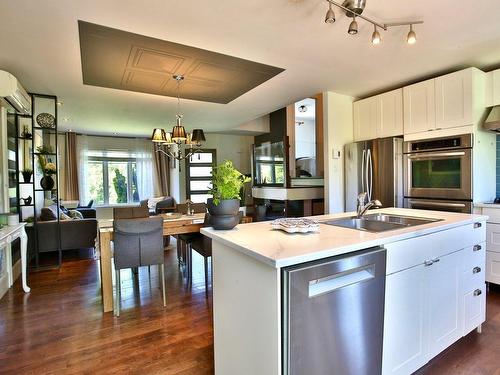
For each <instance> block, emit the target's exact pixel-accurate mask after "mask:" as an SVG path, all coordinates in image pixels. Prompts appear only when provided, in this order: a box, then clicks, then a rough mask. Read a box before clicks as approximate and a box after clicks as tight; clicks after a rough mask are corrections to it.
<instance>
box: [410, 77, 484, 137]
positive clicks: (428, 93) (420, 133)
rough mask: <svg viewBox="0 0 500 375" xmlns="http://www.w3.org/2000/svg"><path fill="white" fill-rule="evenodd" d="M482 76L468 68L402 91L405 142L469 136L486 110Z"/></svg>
mask: <svg viewBox="0 0 500 375" xmlns="http://www.w3.org/2000/svg"><path fill="white" fill-rule="evenodd" d="M485 84H486V80H485V73H483V72H482V71H480V70H479V69H476V68H468V69H464V70H460V71H458V72H454V73H450V74H447V75H444V76H441V77H437V78H434V79H430V80H427V81H424V82H419V83H416V84H414V85H410V86H406V87H404V88H403V97H404V106H403V108H404V111H403V112H404V135H405V139H407V140H411V139H417V138H433V137H437V136H449V135H456V134H464V133H472V132H473V131H474V130H475V128H474V126H476V125H478V124H479V120H480V118H481V115H482V114H483V113H484V107H485V95H484V92H485Z"/></svg>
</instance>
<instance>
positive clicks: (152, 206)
mask: <svg viewBox="0 0 500 375" xmlns="http://www.w3.org/2000/svg"><path fill="white" fill-rule="evenodd" d="M164 199H165V197H158V198H149V199H148V208H149V209H150V210H156V205H157V204H158V202H161V201H162V200H164Z"/></svg>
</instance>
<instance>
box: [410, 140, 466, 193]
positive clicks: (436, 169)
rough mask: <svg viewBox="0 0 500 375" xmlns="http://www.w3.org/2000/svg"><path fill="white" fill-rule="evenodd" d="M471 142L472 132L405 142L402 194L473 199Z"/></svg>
mask: <svg viewBox="0 0 500 375" xmlns="http://www.w3.org/2000/svg"><path fill="white" fill-rule="evenodd" d="M472 142H473V139H472V134H464V135H460V136H454V137H445V138H436V139H428V140H422V141H410V142H405V144H404V191H405V198H425V199H436V200H455V201H457V200H458V201H469V202H470V201H472V144H473V143H472Z"/></svg>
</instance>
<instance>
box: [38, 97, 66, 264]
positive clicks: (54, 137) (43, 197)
mask: <svg viewBox="0 0 500 375" xmlns="http://www.w3.org/2000/svg"><path fill="white" fill-rule="evenodd" d="M31 98H32V111H31V112H32V118H31V122H32V130H33V132H32V134H33V137H32V138H33V141H32V142H33V147H32V165H33V211H34V213H35V214H34V216H33V226H34V228H33V229H34V230H33V234H34V236H33V237H34V248H35V265H36V267H37V268H39V266H40V252H39V244H38V238H37V224H38V215H39V214H40V211H41V209H42V208H43V207H45V206H46V205H47V202H49V201H51V202H53V204H55V205H56V207H57V213H58V214H57V232H56V233H57V243H58V246H57V253H58V257H57V258H58V263H57V266H58V267H60V266H61V262H62V251H61V225H60V224H61V223H60V217H59V212H60V200H59V177H58V173H56V174H54V175H52V176H51V178H52V179H53V180H54V187H53V188H52V189H50V190H46V189H44V188H43V187H42V186H41V182H40V181H41V179H42V177H44V176H45V174H44V172H43V171H42V170H41V169H40V167H39V160H40V158H41V157H44V158H46V162H50V163H54V164H55V166H56V171H57V172H58V171H59V168H58V166H59V160H58V131H57V124H58V121H57V97H56V96H53V95H44V94H31ZM40 113H50V114H51V115H53V116H54V119H55V124H54V127H53V128H46V127H41V126H39V125H38V123H37V121H36V118H37V116H38V115H39V114H40ZM40 146H50V147H52V148H53V150H54V151H53V152H48V153H45V152H43V153H40V152H38V151H37V148H38V147H40Z"/></svg>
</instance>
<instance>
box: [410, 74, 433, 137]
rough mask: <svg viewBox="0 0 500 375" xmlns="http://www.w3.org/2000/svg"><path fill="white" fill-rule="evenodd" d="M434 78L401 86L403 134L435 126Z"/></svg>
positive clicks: (431, 128)
mask: <svg viewBox="0 0 500 375" xmlns="http://www.w3.org/2000/svg"><path fill="white" fill-rule="evenodd" d="M435 106H436V101H435V87H434V79H430V80H428V81H424V82H420V83H416V84H414V85H411V86H406V87H404V88H403V114H404V116H403V118H404V134H412V133H419V132H425V131H429V130H434V129H435V127H436V112H435Z"/></svg>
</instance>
